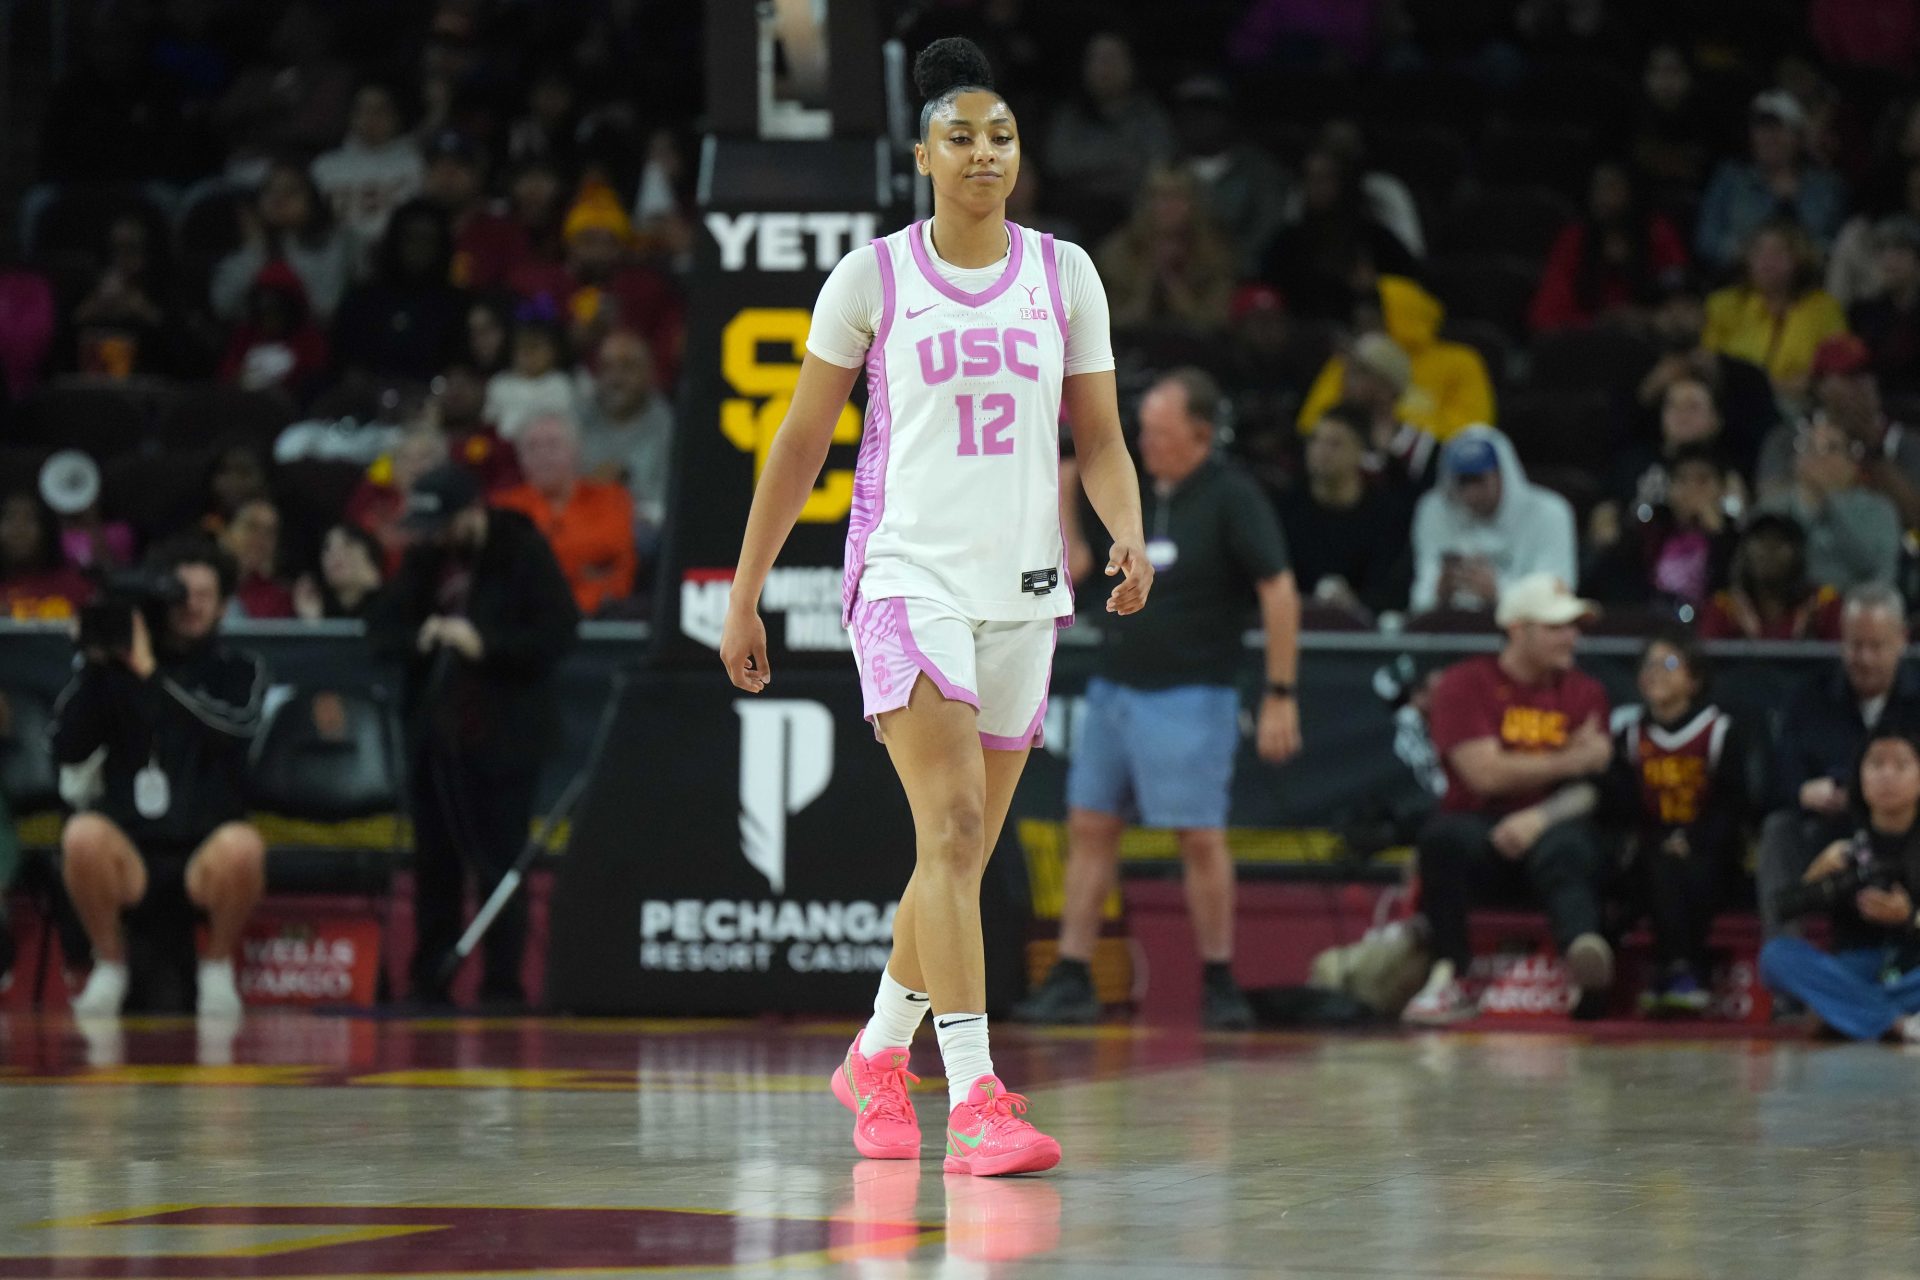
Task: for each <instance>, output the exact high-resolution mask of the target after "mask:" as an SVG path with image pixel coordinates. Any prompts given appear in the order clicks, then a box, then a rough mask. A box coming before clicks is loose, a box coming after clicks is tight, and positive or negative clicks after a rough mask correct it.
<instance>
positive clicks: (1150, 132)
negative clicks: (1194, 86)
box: [1042, 31, 1174, 241]
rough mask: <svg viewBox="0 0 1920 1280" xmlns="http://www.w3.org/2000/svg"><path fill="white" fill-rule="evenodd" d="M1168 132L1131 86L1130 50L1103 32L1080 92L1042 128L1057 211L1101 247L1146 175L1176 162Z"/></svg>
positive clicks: (1161, 116) (1159, 113)
mask: <svg viewBox="0 0 1920 1280" xmlns="http://www.w3.org/2000/svg"><path fill="white" fill-rule="evenodd" d="M1173 153H1174V136H1173V126H1172V125H1171V124H1169V123H1168V121H1167V113H1166V112H1165V111H1163V110H1161V108H1160V104H1159V103H1158V102H1155V101H1154V100H1153V97H1152V95H1151V94H1149V93H1147V92H1145V91H1144V90H1141V89H1139V88H1138V87H1136V85H1135V84H1134V76H1133V50H1132V49H1131V48H1130V47H1129V46H1128V44H1127V42H1126V40H1124V39H1123V38H1121V37H1120V36H1118V35H1116V34H1114V33H1113V32H1111V31H1103V32H1100V33H1099V34H1097V35H1095V36H1094V37H1093V38H1092V39H1091V40H1089V41H1087V48H1086V53H1085V55H1084V57H1083V58H1082V60H1081V64H1080V92H1079V93H1078V94H1077V95H1075V96H1074V97H1073V98H1072V99H1071V100H1069V101H1068V102H1067V104H1066V105H1065V106H1063V107H1061V108H1060V109H1059V110H1058V111H1057V112H1055V114H1054V117H1053V120H1052V121H1051V123H1050V124H1049V125H1048V128H1047V145H1046V149H1045V151H1044V152H1043V153H1042V154H1044V155H1045V156H1046V157H1047V164H1046V170H1047V178H1048V180H1049V182H1050V184H1051V186H1052V188H1053V191H1054V204H1055V205H1057V206H1058V207H1059V209H1060V211H1061V212H1062V213H1063V214H1065V215H1066V216H1067V217H1070V218H1072V219H1073V220H1074V221H1075V222H1077V223H1079V224H1080V226H1081V228H1082V230H1083V231H1084V232H1085V233H1086V235H1087V236H1088V237H1090V238H1091V239H1093V240H1096V241H1097V240H1099V239H1101V238H1103V237H1105V236H1106V234H1107V233H1108V232H1109V231H1111V230H1113V228H1114V227H1116V226H1118V225H1119V224H1120V222H1121V221H1122V220H1124V219H1125V218H1126V216H1127V209H1128V208H1129V207H1130V206H1131V205H1132V203H1133V199H1134V196H1135V194H1136V193H1137V192H1138V191H1139V190H1140V184H1141V183H1142V182H1143V181H1144V180H1145V179H1146V176H1147V174H1148V173H1149V172H1150V171H1152V170H1154V169H1157V168H1159V167H1161V166H1163V165H1165V164H1166V163H1167V162H1168V161H1170V160H1172V159H1173Z"/></svg>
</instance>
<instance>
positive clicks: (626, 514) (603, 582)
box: [494, 413, 639, 618]
mask: <svg viewBox="0 0 1920 1280" xmlns="http://www.w3.org/2000/svg"><path fill="white" fill-rule="evenodd" d="M519 452H520V468H521V470H522V471H523V472H525V473H526V477H527V480H526V483H525V484H522V485H520V486H519V487H517V488H513V489H508V490H507V491H506V492H504V493H502V494H500V495H499V496H498V497H496V498H495V499H494V505H495V506H498V507H503V508H505V509H506V510H508V511H518V512H520V513H521V514H522V515H524V516H526V517H527V519H529V520H531V521H532V522H533V527H534V528H536V529H538V530H539V531H540V532H541V533H542V534H543V535H545V537H546V539H547V541H548V542H549V543H550V544H551V545H552V547H553V557H554V559H555V560H557V561H558V562H559V564H560V572H561V574H562V575H564V576H565V578H566V580H567V585H568V586H569V587H571V588H572V590H573V599H574V603H575V604H577V605H579V606H580V613H581V615H582V616H584V617H588V618H591V617H593V616H594V615H595V614H597V613H599V612H600V611H601V609H602V608H604V607H605V606H606V605H608V604H611V603H613V602H615V601H618V600H624V599H626V598H627V597H628V596H631V595H632V594H633V581H634V575H635V573H636V572H637V571H638V567H639V566H638V564H637V563H636V559H635V553H634V538H633V500H632V499H631V498H630V497H629V496H628V495H627V492H626V490H624V489H622V488H621V487H620V486H618V485H616V484H610V483H608V482H607V481H605V480H589V479H586V478H584V476H583V475H582V473H581V468H580V433H579V429H578V428H576V427H575V426H574V425H573V420H572V419H570V418H568V417H565V416H564V415H562V414H558V413H543V414H540V415H539V416H537V417H535V418H534V419H533V420H532V421H531V422H529V423H528V424H527V426H526V430H525V431H524V432H523V434H522V435H521V438H520V441H519Z"/></svg>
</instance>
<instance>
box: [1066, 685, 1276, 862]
mask: <svg viewBox="0 0 1920 1280" xmlns="http://www.w3.org/2000/svg"><path fill="white" fill-rule="evenodd" d="M1239 743H1240V694H1239V692H1238V691H1237V690H1235V689H1233V688H1231V687H1229V686H1226V685H1211V684H1192V685H1181V686H1179V687H1177V688H1173V689H1130V688H1128V687H1127V686H1125V685H1119V684H1114V683H1113V682H1111V681H1109V680H1095V681H1093V682H1092V683H1091V684H1089V685H1088V686H1087V701H1086V710H1085V714H1084V718H1083V719H1082V721H1081V723H1080V725H1079V727H1078V729H1077V730H1076V732H1075V733H1074V737H1073V759H1072V762H1071V763H1070V764H1068V766H1067V805H1068V807H1069V808H1073V809H1091V810H1093V811H1094V812H1096V813H1108V814H1112V815H1114V816H1115V817H1121V818H1129V819H1133V820H1135V821H1138V822H1139V823H1141V824H1142V825H1143V826H1149V827H1175V828H1179V829H1182V830H1207V829H1211V828H1216V827H1225V826H1226V825H1227V799H1228V797H1227V793H1228V790H1229V789H1230V788H1231V786H1232V784H1233V753H1234V751H1235V749H1236V748H1237V747H1238V746H1239Z"/></svg>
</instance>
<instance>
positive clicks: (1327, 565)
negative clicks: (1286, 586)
mask: <svg viewBox="0 0 1920 1280" xmlns="http://www.w3.org/2000/svg"><path fill="white" fill-rule="evenodd" d="M1368 417H1369V415H1368V413H1367V411H1366V410H1365V409H1364V408H1362V407H1361V406H1359V405H1354V404H1337V405H1335V406H1334V407H1333V408H1331V409H1329V410H1327V411H1326V413H1324V414H1322V415H1321V418H1320V422H1319V424H1318V425H1316V426H1315V427H1314V429H1313V434H1311V435H1309V436H1308V437H1307V468H1306V483H1305V484H1304V485H1296V486H1295V487H1293V488H1292V489H1290V490H1288V491H1287V492H1286V493H1283V494H1282V495H1280V502H1279V511H1280V525H1281V528H1282V529H1284V530H1285V532H1286V535H1287V546H1288V547H1289V548H1290V549H1291V550H1292V552H1293V572H1294V578H1295V580H1296V581H1297V583H1298V585H1299V589H1300V591H1301V592H1302V593H1303V594H1305V595H1306V596H1308V597H1309V598H1311V599H1314V600H1318V601H1320V602H1322V603H1324V604H1334V605H1340V606H1344V607H1346V608H1349V609H1353V608H1364V609H1369V610H1373V611H1376V612H1377V611H1379V610H1383V609H1391V608H1395V607H1397V606H1398V605H1399V604H1400V603H1401V602H1402V601H1404V600H1405V598H1406V578H1405V575H1406V565H1407V555H1406V545H1407V525H1408V513H1407V508H1406V507H1405V506H1404V505H1403V503H1402V502H1401V495H1400V493H1399V492H1398V491H1397V490H1395V489H1393V488H1391V487H1388V486H1384V485H1383V486H1374V485H1370V484H1368V483H1367V473H1366V467H1365V463H1366V455H1367V437H1366V432H1367V429H1368Z"/></svg>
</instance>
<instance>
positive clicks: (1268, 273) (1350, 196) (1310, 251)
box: [1260, 148, 1437, 416]
mask: <svg viewBox="0 0 1920 1280" xmlns="http://www.w3.org/2000/svg"><path fill="white" fill-rule="evenodd" d="M1416 270H1417V263H1416V262H1415V259H1414V256H1413V254H1412V252H1411V251H1410V250H1409V249H1408V248H1407V246H1406V245H1405V244H1403V243H1401V241H1400V239H1399V238H1398V237H1397V236H1395V235H1394V234H1393V232H1391V231H1389V230H1388V229H1387V228H1386V226H1385V225H1384V224H1382V223H1381V221H1380V220H1379V219H1378V218H1377V217H1376V216H1375V214H1374V213H1373V210H1372V206H1371V203H1370V202H1369V200H1368V198H1367V193H1366V189H1365V186H1364V184H1363V182H1362V178H1361V175H1360V173H1359V172H1358V171H1357V170H1356V169H1354V167H1353V165H1352V164H1351V163H1350V162H1349V161H1348V160H1347V158H1346V157H1344V156H1342V155H1339V154H1337V153H1336V152H1334V151H1331V150H1328V149H1326V148H1321V149H1318V150H1315V151H1311V152H1309V153H1308V154H1307V158H1306V160H1305V161H1303V162H1302V165H1301V181H1300V210H1299V213H1298V215H1297V216H1296V217H1294V218H1292V219H1290V220H1289V221H1288V222H1287V224H1286V225H1285V226H1283V227H1282V228H1281V229H1280V232H1279V234H1278V235H1276V236H1275V237H1274V239H1273V243H1272V245H1271V247H1270V248H1268V250H1267V256H1266V259H1265V262H1264V263H1263V265H1262V266H1261V269H1260V278H1261V279H1263V280H1265V281H1267V282H1268V283H1269V284H1271V285H1273V286H1274V287H1275V288H1277V289H1279V290H1280V292H1281V293H1282V294H1283V295H1284V296H1285V297H1286V299H1287V305H1288V306H1289V307H1291V308H1292V309H1293V311H1294V313H1295V314H1297V315H1300V316H1303V317H1306V318H1308V319H1313V320H1334V321H1341V322H1344V321H1346V320H1347V319H1348V317H1349V315H1350V313H1351V312H1352V309H1353V297H1354V293H1355V291H1356V290H1357V289H1359V288H1362V287H1364V285H1365V283H1366V282H1368V281H1371V280H1372V279H1373V278H1374V277H1375V276H1397V277H1406V276H1411V275H1413V274H1414V273H1415V271H1416ZM1436 324H1437V322H1436ZM1316 416H1317V415H1316Z"/></svg>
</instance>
